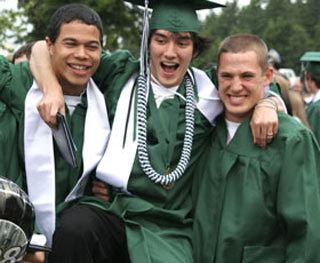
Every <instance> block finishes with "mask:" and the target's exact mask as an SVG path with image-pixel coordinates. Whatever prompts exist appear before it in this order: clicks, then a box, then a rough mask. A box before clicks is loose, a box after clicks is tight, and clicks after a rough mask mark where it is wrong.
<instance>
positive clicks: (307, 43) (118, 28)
mask: <svg viewBox="0 0 320 263" xmlns="http://www.w3.org/2000/svg"><path fill="white" fill-rule="evenodd" d="M18 2H19V7H21V9H19V10H23V11H24V15H25V17H26V18H27V21H24V22H23V23H22V24H20V25H18V26H17V25H16V26H14V24H15V23H13V22H14V21H16V20H17V17H18V16H21V15H22V13H21V11H19V12H12V11H10V12H5V13H2V14H0V47H1V45H2V44H3V43H4V39H6V38H8V34H10V33H8V32H11V34H12V32H15V33H14V35H15V36H16V38H17V42H20V43H23V42H25V41H30V40H36V39H43V38H44V36H45V34H46V25H47V24H48V20H49V18H50V16H51V14H52V13H53V12H54V11H55V10H56V9H57V8H58V7H59V6H61V5H62V4H66V3H71V2H74V1H70V0H19V1H18ZM78 2H81V3H84V4H87V5H89V6H91V7H92V8H93V9H95V10H96V11H97V12H98V14H99V15H100V16H101V18H102V21H103V23H104V33H105V39H106V41H105V48H106V49H108V50H110V51H114V50H116V49H118V48H126V49H129V50H131V51H132V52H133V53H134V54H135V55H138V50H139V43H140V32H141V27H142V25H141V24H142V13H141V11H140V10H139V9H137V8H134V7H133V8H132V6H130V7H128V5H125V4H124V2H123V1H121V0H99V1H97V0H79V1H78ZM27 22H29V23H30V24H31V25H32V26H33V29H32V30H31V32H30V33H28V34H27V35H26V36H23V34H22V33H23V32H26V29H25V25H26V24H27ZM7 29H10V31H8V30H7ZM239 32H247V33H253V34H257V35H259V36H260V37H262V38H263V39H264V40H265V41H266V43H267V45H268V46H269V47H270V48H274V49H276V50H277V51H278V52H279V53H280V55H281V57H282V62H283V64H282V66H283V67H293V68H294V69H295V70H296V72H297V73H298V72H299V69H300V63H299V58H300V57H301V55H302V54H303V53H304V52H306V51H311V50H313V51H319V50H320V41H319V35H320V4H319V0H295V1H293V0H282V1H278V0H251V1H250V4H249V5H248V6H245V7H242V8H240V7H239V5H238V0H234V1H232V0H229V2H228V3H227V7H226V8H222V10H221V12H218V13H217V12H211V13H210V14H209V15H208V16H207V17H206V19H205V20H204V21H203V26H202V32H201V36H203V37H206V38H209V39H211V40H212V45H211V48H210V49H209V50H208V51H207V53H205V54H204V55H203V56H201V57H199V58H197V59H196V60H195V61H194V65H195V66H198V67H202V68H204V67H206V66H209V65H212V64H214V63H215V57H216V53H217V49H218V45H219V43H220V42H221V40H222V39H224V38H225V37H226V36H228V35H230V34H234V33H239Z"/></svg>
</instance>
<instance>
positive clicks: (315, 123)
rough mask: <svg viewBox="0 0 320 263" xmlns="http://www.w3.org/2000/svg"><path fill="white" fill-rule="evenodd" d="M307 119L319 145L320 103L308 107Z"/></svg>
mask: <svg viewBox="0 0 320 263" xmlns="http://www.w3.org/2000/svg"><path fill="white" fill-rule="evenodd" d="M306 112H307V117H308V121H309V123H310V126H311V130H312V131H313V133H314V135H315V137H316V139H317V141H318V143H320V129H319V127H320V101H318V102H315V103H312V104H310V105H309V106H308V107H307V110H306Z"/></svg>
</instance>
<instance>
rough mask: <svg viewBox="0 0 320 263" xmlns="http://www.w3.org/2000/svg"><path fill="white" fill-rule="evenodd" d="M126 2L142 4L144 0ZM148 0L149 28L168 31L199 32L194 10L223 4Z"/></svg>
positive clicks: (192, 0) (191, 0)
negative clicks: (150, 10)
mask: <svg viewBox="0 0 320 263" xmlns="http://www.w3.org/2000/svg"><path fill="white" fill-rule="evenodd" d="M128 2H131V3H133V4H138V5H141V6H144V0H129V1H128ZM149 2H150V3H149V7H151V8H153V12H152V15H151V19H150V30H154V29H163V30H167V31H170V32H194V33H199V31H200V21H199V20H198V16H197V14H196V10H199V9H209V8H215V7H221V6H223V5H220V4H217V3H215V2H211V1H206V0H176V1H168V0H151V1H149Z"/></svg>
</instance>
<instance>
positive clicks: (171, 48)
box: [164, 41, 177, 58]
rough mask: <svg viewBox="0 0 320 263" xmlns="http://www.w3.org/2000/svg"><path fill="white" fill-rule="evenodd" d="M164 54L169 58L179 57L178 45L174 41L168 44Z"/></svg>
mask: <svg viewBox="0 0 320 263" xmlns="http://www.w3.org/2000/svg"><path fill="white" fill-rule="evenodd" d="M164 54H165V56H166V57H167V58H175V57H176V56H177V51H176V44H175V43H174V41H170V42H169V43H168V45H167V47H166V51H165V53H164Z"/></svg>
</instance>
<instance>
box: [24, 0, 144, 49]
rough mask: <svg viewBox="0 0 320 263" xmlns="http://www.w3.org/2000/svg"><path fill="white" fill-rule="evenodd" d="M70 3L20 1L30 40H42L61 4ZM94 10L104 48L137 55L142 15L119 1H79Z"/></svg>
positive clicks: (65, 0)
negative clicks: (28, 26)
mask: <svg viewBox="0 0 320 263" xmlns="http://www.w3.org/2000/svg"><path fill="white" fill-rule="evenodd" d="M73 2H74V1H71V0H19V6H20V7H22V8H23V9H24V10H25V14H26V16H27V17H28V21H29V23H30V24H32V25H33V30H32V31H31V33H30V34H29V36H28V38H29V40H30V39H33V40H35V39H43V38H44V37H45V35H46V30H47V26H46V25H47V24H48V21H49V19H50V16H51V15H52V14H53V12H54V11H55V10H56V9H57V8H58V7H59V6H61V5H64V4H67V3H73ZM77 2H78V3H83V4H86V5H88V6H90V7H91V8H93V9H94V10H95V11H96V12H97V13H98V14H99V15H100V17H101V19H102V22H103V27H104V33H105V43H104V44H105V48H107V49H108V50H110V51H114V50H116V49H118V48H128V49H130V50H131V51H132V52H133V53H137V51H138V47H139V41H137V40H138V39H139V37H140V31H141V24H142V19H141V17H142V15H141V11H139V10H138V9H137V8H129V7H128V6H127V5H125V4H124V2H123V1H119V0H99V1H97V0H79V1H77Z"/></svg>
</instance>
